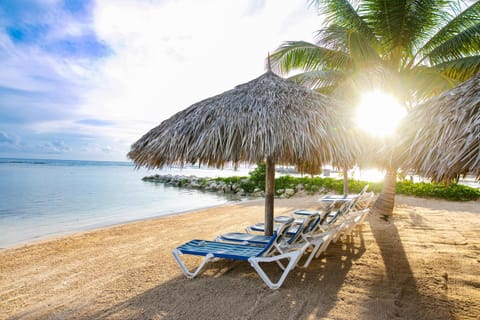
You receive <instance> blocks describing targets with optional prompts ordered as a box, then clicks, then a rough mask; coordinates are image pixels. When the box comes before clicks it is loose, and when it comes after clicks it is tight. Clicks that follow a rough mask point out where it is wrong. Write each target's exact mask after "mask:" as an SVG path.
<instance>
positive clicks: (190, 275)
mask: <svg viewBox="0 0 480 320" xmlns="http://www.w3.org/2000/svg"><path fill="white" fill-rule="evenodd" d="M172 254H173V257H174V258H175V260H176V261H177V263H178V265H179V266H180V269H182V272H183V274H184V275H185V277H187V278H189V279H192V278H195V277H196V276H197V275H199V274H200V273H201V272H202V271H203V269H204V268H205V266H206V265H207V263H208V262H210V260H211V259H212V258H213V254H210V253H209V254H207V255H206V256H205V259H203V261H202V263H200V265H199V266H198V267H197V269H195V270H194V271H193V272H191V271H189V270H188V268H187V266H186V265H185V263H184V262H183V260H182V258H180V254H182V253H181V252H180V251H179V250H177V249H173V251H172Z"/></svg>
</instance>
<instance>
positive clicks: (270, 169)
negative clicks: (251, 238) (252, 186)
mask: <svg viewBox="0 0 480 320" xmlns="http://www.w3.org/2000/svg"><path fill="white" fill-rule="evenodd" d="M265 171H266V175H265V235H266V236H271V235H273V196H274V194H275V163H274V162H273V159H272V158H271V157H267V162H266V168H265Z"/></svg>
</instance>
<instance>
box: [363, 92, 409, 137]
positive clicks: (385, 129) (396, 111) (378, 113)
mask: <svg viewBox="0 0 480 320" xmlns="http://www.w3.org/2000/svg"><path fill="white" fill-rule="evenodd" d="M405 115H406V110H405V109H404V108H403V107H402V106H401V105H400V104H399V103H398V102H397V101H396V100H395V98H394V97H392V96H390V95H388V94H385V93H383V92H380V91H373V92H369V93H366V94H364V95H363V96H362V99H361V101H360V104H359V106H358V108H357V118H356V122H357V125H358V126H359V127H360V128H362V129H363V130H365V131H366V132H368V133H369V134H372V135H376V136H380V137H385V136H389V135H391V134H392V133H393V132H394V130H395V128H396V126H397V124H398V123H399V122H400V120H401V119H402V118H403V117H404V116H405Z"/></svg>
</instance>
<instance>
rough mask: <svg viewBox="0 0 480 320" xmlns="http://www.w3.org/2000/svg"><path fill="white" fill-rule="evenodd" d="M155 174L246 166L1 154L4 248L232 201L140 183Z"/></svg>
mask: <svg viewBox="0 0 480 320" xmlns="http://www.w3.org/2000/svg"><path fill="white" fill-rule="evenodd" d="M157 173H160V174H165V173H171V174H183V175H196V176H202V177H206V176H210V177H218V176H232V175H248V169H246V168H244V169H240V170H239V171H233V170H232V169H226V170H211V169H204V168H202V169H200V168H194V167H191V168H187V169H182V170H180V169H167V170H151V171H149V170H146V169H139V170H136V169H135V168H134V166H133V164H132V163H129V162H104V161H76V160H75V161H74V160H38V159H11V158H9V159H5V158H3V159H2V158H0V248H8V247H11V246H14V245H18V244H23V243H29V242H33V241H36V240H40V239H45V238H48V237H52V236H58V235H65V234H70V233H74V232H78V231H84V230H91V229H95V228H99V227H105V226H111V225H116V224H121V223H126V222H131V221H136V220H142V219H147V218H153V217H159V216H162V215H168V214H174V213H179V212H184V211H189V210H195V209H199V208H205V207H210V206H216V205H221V204H225V203H227V202H229V201H231V200H230V199H228V198H227V197H225V196H223V195H221V194H217V193H208V192H201V191H198V190H185V189H180V188H175V187H167V186H164V185H163V184H155V183H152V182H145V181H142V177H144V176H147V175H152V174H157Z"/></svg>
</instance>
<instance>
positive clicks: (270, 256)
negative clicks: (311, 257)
mask: <svg viewBox="0 0 480 320" xmlns="http://www.w3.org/2000/svg"><path fill="white" fill-rule="evenodd" d="M292 223H293V218H292V219H290V220H288V221H287V222H285V223H283V224H282V225H281V226H280V227H279V228H278V229H277V231H275V232H274V235H273V236H272V237H271V239H270V241H269V242H268V243H267V244H266V245H246V244H233V243H223V242H218V241H208V240H191V241H189V242H187V243H185V244H183V245H181V246H179V247H177V248H175V249H174V250H173V251H172V254H173V256H174V258H175V260H176V261H177V263H178V265H179V266H180V269H181V270H182V272H183V274H184V275H185V276H186V277H187V278H195V277H196V276H197V275H199V274H200V273H201V272H202V271H203V270H204V268H205V266H206V265H207V263H208V262H210V261H211V260H212V259H216V258H217V259H231V260H240V261H248V262H249V263H250V265H251V266H252V267H253V268H254V269H255V271H256V272H257V273H258V275H259V276H260V278H262V280H263V281H264V282H265V284H266V285H267V286H268V287H269V288H270V289H278V288H280V287H281V286H282V284H283V282H284V281H285V279H286V277H287V275H288V273H289V272H290V270H292V269H293V268H294V267H295V265H296V264H297V262H298V260H299V259H300V257H301V256H302V254H303V252H304V251H305V250H306V248H307V246H308V245H307V244H305V245H304V246H303V247H299V248H295V249H292V250H287V251H284V252H279V251H278V249H277V248H278V247H279V244H280V243H281V242H282V240H283V237H284V236H285V233H286V230H287V229H288V228H289V227H290V226H291V225H292ZM182 254H186V255H194V256H203V257H205V258H204V260H203V261H202V263H201V264H200V265H199V266H198V267H197V268H196V269H195V270H194V271H192V272H191V271H189V270H188V268H187V266H186V265H185V263H184V262H183V260H182V259H181V255H182ZM281 260H288V264H287V265H286V266H285V267H284V268H283V272H282V274H281V276H280V278H279V279H278V281H277V282H273V281H272V280H271V278H270V277H269V276H268V275H267V274H266V273H265V271H264V270H263V269H262V267H261V266H260V263H267V262H275V263H279V262H280V261H281ZM280 265H281V264H280ZM281 266H282V265H281Z"/></svg>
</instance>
